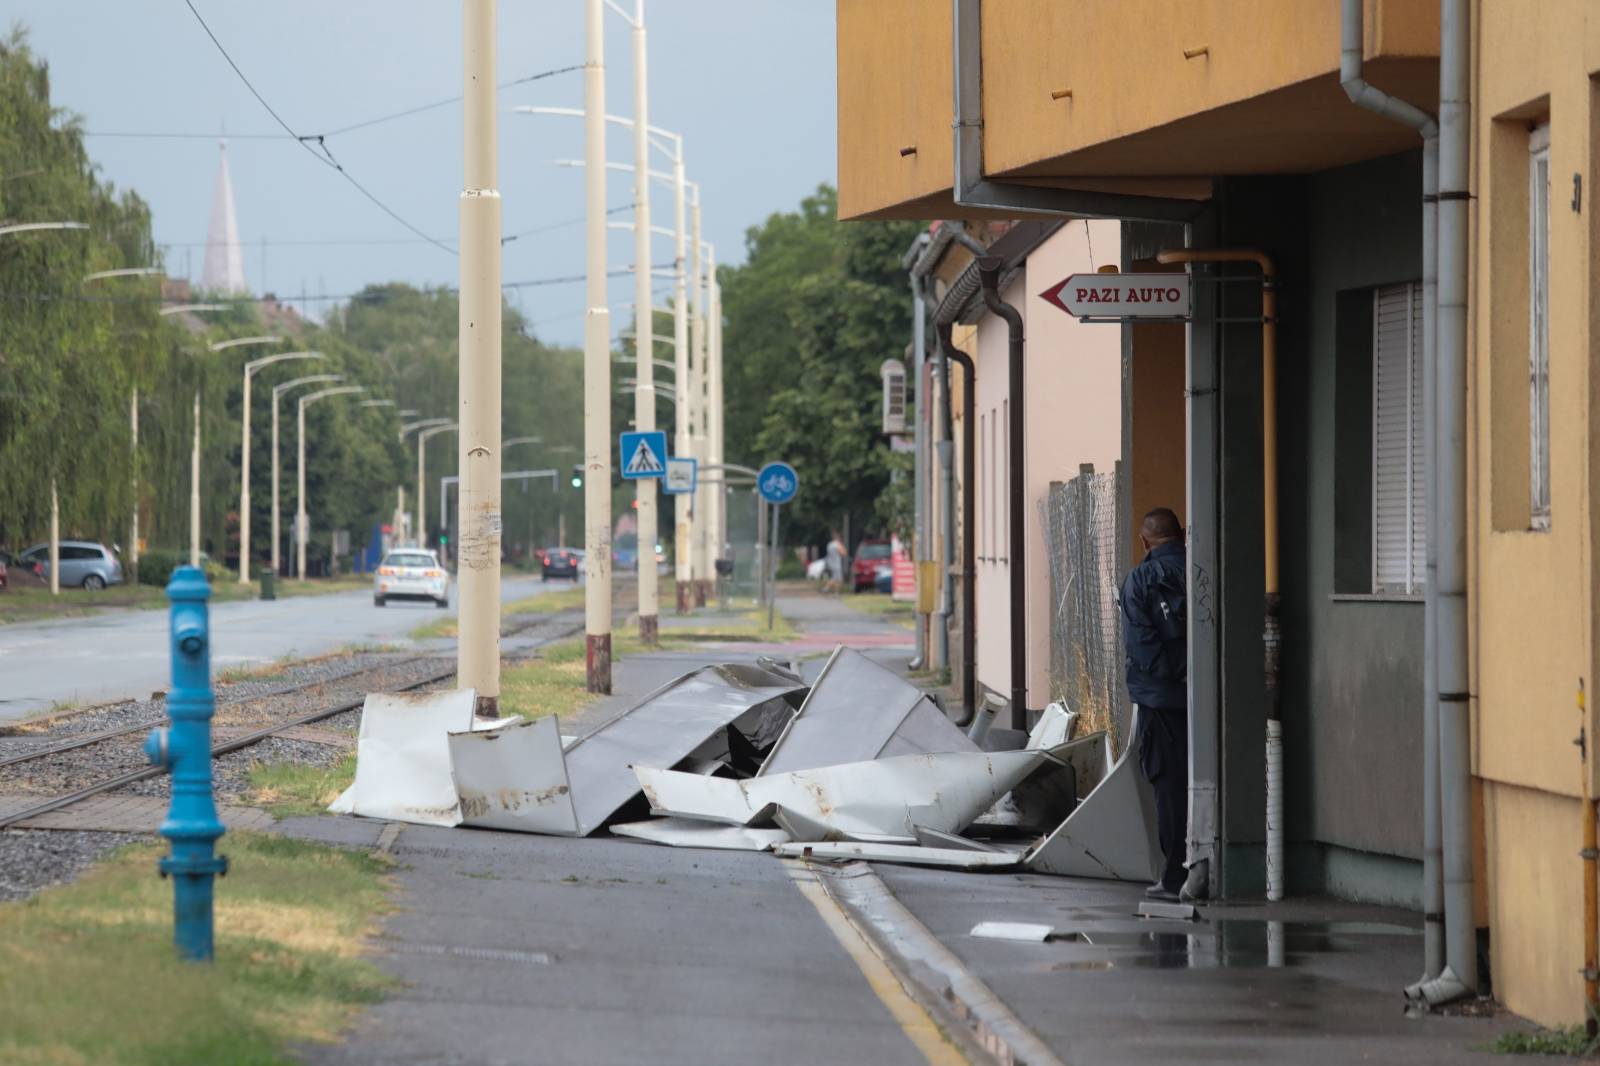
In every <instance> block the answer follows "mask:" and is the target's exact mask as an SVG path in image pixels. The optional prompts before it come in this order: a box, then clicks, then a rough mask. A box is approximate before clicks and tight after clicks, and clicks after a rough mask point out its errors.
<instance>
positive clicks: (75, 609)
mask: <svg viewBox="0 0 1600 1066" xmlns="http://www.w3.org/2000/svg"><path fill="white" fill-rule="evenodd" d="M371 587H372V578H370V577H367V576H364V575H360V574H350V575H346V576H344V577H336V578H316V579H313V580H309V581H295V580H292V579H285V580H283V581H280V582H279V583H278V596H279V598H280V599H281V598H285V597H289V596H326V595H329V594H331V593H335V592H352V591H355V590H358V589H367V588H371ZM258 591H259V585H257V584H250V585H244V586H241V585H239V584H238V583H237V582H234V581H232V580H224V581H216V582H213V583H212V585H211V602H212V603H214V604H215V603H232V602H234V601H236V600H253V599H255V598H256V595H257V593H258ZM112 607H121V608H136V609H139V610H146V611H154V610H165V609H166V607H167V590H166V589H163V588H157V587H156V586H154V585H113V586H112V587H111V588H108V589H101V590H99V591H98V592H90V591H89V590H87V589H73V588H64V589H62V590H61V595H59V596H52V595H50V589H49V588H48V587H43V586H33V585H27V586H24V585H20V584H17V585H13V586H12V587H11V588H10V589H7V590H6V591H5V592H0V625H4V624H7V623H13V622H39V621H48V620H51V619H57V618H82V617H85V616H87V615H92V614H98V613H99V612H100V611H103V610H105V609H107V608H112Z"/></svg>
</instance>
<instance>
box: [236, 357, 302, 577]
mask: <svg viewBox="0 0 1600 1066" xmlns="http://www.w3.org/2000/svg"><path fill="white" fill-rule="evenodd" d="M282 340H283V338H281V337H241V338H239V339H237V340H231V341H221V342H219V343H217V344H213V345H212V346H211V350H212V351H214V352H218V351H222V350H223V349H226V348H239V347H244V346H246V345H254V344H277V343H280V342H281V341H282ZM323 358H325V356H324V355H323V354H322V353H321V352H280V353H278V354H276V355H266V356H262V357H261V358H260V359H252V360H250V361H249V362H248V363H246V364H245V365H244V407H243V417H242V418H241V422H242V423H243V430H242V432H241V440H240V449H239V451H240V455H239V584H241V585H248V584H249V583H250V524H251V523H250V379H251V378H253V377H255V375H256V371H258V370H260V369H261V368H262V367H264V366H271V365H272V364H273V363H283V362H288V361H290V360H298V359H323Z"/></svg>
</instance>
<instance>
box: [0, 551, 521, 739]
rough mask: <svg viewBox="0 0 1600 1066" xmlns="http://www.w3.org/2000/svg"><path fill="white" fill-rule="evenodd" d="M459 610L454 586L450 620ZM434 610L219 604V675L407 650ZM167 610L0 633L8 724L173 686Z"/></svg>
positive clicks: (515, 589) (314, 603)
mask: <svg viewBox="0 0 1600 1066" xmlns="http://www.w3.org/2000/svg"><path fill="white" fill-rule="evenodd" d="M542 587H543V586H541V584H540V581H539V579H538V578H537V577H523V576H518V577H515V578H508V579H506V580H505V582H504V583H503V585H502V591H501V595H502V597H503V598H504V599H507V600H510V599H521V598H524V597H527V596H532V595H535V594H537V593H538V592H539V591H540V590H541V588H542ZM455 612H456V590H455V589H454V588H452V589H451V594H450V608H449V614H451V615H453V614H455ZM444 614H445V612H443V611H440V610H439V609H438V608H437V607H435V606H433V605H432V604H430V603H423V602H416V603H410V602H404V601H398V600H391V601H390V602H389V605H388V606H387V607H384V608H382V609H379V608H377V607H375V606H373V603H372V593H370V592H365V591H362V592H341V593H336V594H333V595H328V596H291V597H288V598H286V599H280V600H273V601H270V602H263V601H260V600H251V601H244V602H238V603H220V604H216V605H215V606H213V607H212V609H211V629H212V647H213V649H214V652H213V654H212V658H211V665H212V669H213V670H225V669H227V668H228V667H230V666H239V665H248V664H252V663H268V662H272V661H273V660H275V659H280V658H282V657H283V656H285V655H296V656H311V655H319V654H322V653H325V652H329V651H333V650H334V649H336V648H340V647H344V646H346V645H350V644H403V643H406V642H408V641H409V639H410V638H409V634H410V633H411V631H412V630H413V629H415V628H416V627H417V626H419V625H422V624H423V623H425V622H431V621H433V620H434V619H435V618H438V617H440V616H442V615H444ZM170 656H171V652H170V650H169V648H168V643H167V615H166V612H165V611H144V610H133V609H120V610H109V611H106V612H104V613H102V614H98V615H93V616H91V617H88V618H73V619H67V620H63V621H59V622H41V623H37V624H17V625H11V626H4V627H0V722H4V721H11V720H15V719H17V718H22V717H25V716H27V715H30V714H35V713H38V712H39V711H43V710H47V709H49V708H50V707H51V706H53V705H55V704H60V703H100V702H104V701H106V700H113V699H125V698H130V697H143V696H148V695H149V694H150V693H151V692H153V691H156V690H158V689H166V688H167V687H169V677H170V671H171V658H170Z"/></svg>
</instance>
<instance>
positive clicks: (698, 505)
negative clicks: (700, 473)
mask: <svg viewBox="0 0 1600 1066" xmlns="http://www.w3.org/2000/svg"><path fill="white" fill-rule="evenodd" d="M704 249H705V243H704V242H703V241H701V240H700V190H699V189H698V188H696V189H695V190H694V192H693V195H692V197H691V198H690V201H689V255H690V257H691V263H690V270H689V274H690V277H691V278H693V279H694V293H693V297H694V302H693V305H692V317H691V318H690V322H689V332H690V340H689V349H690V366H689V378H688V384H689V389H688V392H689V397H690V400H689V402H690V410H689V448H690V452H691V454H693V455H694V457H695V459H696V460H697V461H698V462H699V464H700V465H701V466H708V465H710V464H709V459H708V458H707V455H706V438H705V427H704V415H703V414H702V411H701V408H702V406H703V400H704V396H705V380H706V307H705V295H704V293H705V290H704V288H703V285H702V282H703V278H704V275H705V251H704ZM680 384H682V383H681V382H680ZM706 495H707V491H706V489H705V488H703V487H697V489H696V491H695V493H694V501H693V503H692V504H691V505H690V506H691V507H692V508H693V514H694V519H693V522H694V528H693V530H692V533H693V540H692V542H691V544H690V547H689V556H690V559H691V560H692V564H691V568H692V571H693V572H692V575H691V584H692V585H693V586H694V605H695V606H696V607H704V606H705V605H706V550H705V548H706V522H707V520H708V518H709V516H708V515H707V514H706V506H705V499H706Z"/></svg>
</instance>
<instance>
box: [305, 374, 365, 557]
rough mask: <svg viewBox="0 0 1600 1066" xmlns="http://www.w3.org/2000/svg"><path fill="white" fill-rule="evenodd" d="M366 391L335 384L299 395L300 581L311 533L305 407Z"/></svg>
mask: <svg viewBox="0 0 1600 1066" xmlns="http://www.w3.org/2000/svg"><path fill="white" fill-rule="evenodd" d="M366 391H367V390H366V388H365V386H362V385H336V386H334V387H333V388H331V389H321V390H319V391H317V392H312V393H307V394H306V395H304V396H302V397H300V401H299V410H298V413H297V417H298V424H297V427H296V428H297V429H298V431H299V437H300V465H299V470H298V477H297V484H298V491H297V492H296V493H295V516H294V534H295V536H294V540H295V546H296V548H297V549H298V551H297V553H296V554H297V556H298V562H297V566H296V572H297V573H298V574H299V576H300V580H301V581H304V580H305V579H306V541H307V540H308V539H310V533H311V518H310V516H309V515H308V514H307V512H306V407H308V406H309V405H311V404H314V403H316V402H317V401H318V400H325V399H327V398H328V397H329V396H345V395H348V394H350V393H352V392H366Z"/></svg>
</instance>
